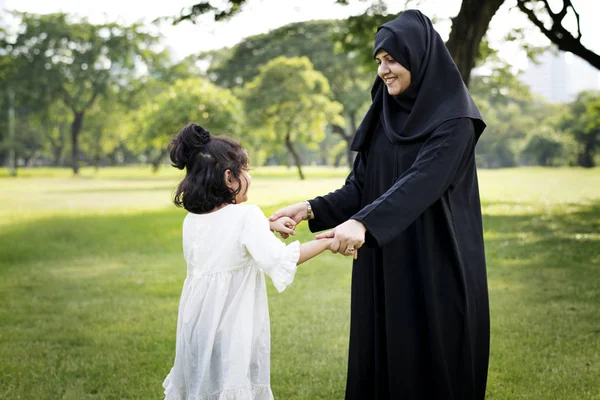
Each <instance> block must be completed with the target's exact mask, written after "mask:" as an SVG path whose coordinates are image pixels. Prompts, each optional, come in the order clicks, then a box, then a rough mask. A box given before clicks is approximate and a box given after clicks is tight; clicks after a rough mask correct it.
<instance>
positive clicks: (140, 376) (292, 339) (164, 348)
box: [0, 168, 600, 400]
mask: <svg viewBox="0 0 600 400" xmlns="http://www.w3.org/2000/svg"><path fill="white" fill-rule="evenodd" d="M19 172H20V178H18V179H13V178H8V177H7V176H6V170H0V302H1V304H2V307H0V399H11V400H12V399H27V400H29V399H52V400H54V399H74V400H84V399H161V398H162V387H161V383H162V380H163V378H164V376H165V375H166V374H167V372H168V371H169V368H170V367H171V365H172V362H173V356H174V345H175V322H176V319H177V306H178V301H179V295H180V290H181V285H182V283H183V279H184V277H185V265H184V263H183V257H182V254H181V231H180V228H181V222H182V218H183V217H184V212H182V211H181V210H178V209H175V207H173V206H172V205H171V204H170V198H169V196H170V194H171V191H172V190H173V188H174V187H175V185H176V183H177V178H178V177H179V176H180V173H179V172H178V171H175V170H174V169H173V168H165V169H163V170H161V171H160V172H159V173H158V174H156V175H152V174H151V173H150V172H149V170H148V169H147V168H110V169H104V170H100V171H99V172H97V173H96V172H95V171H94V170H92V169H84V170H83V171H82V176H81V177H79V178H73V177H72V176H71V173H70V172H69V171H67V170H56V169H41V170H21V171H19ZM306 173H307V175H308V177H309V179H308V180H307V181H305V182H300V181H298V180H297V178H296V171H295V169H290V170H288V169H286V168H259V169H257V170H254V171H252V175H253V176H254V178H255V179H254V183H253V187H252V189H251V193H250V200H251V202H252V203H255V204H259V205H260V206H262V207H263V210H264V211H265V213H267V214H268V213H270V212H271V211H273V210H275V209H276V208H277V207H278V206H279V205H283V204H286V203H289V202H292V201H297V200H301V199H304V198H308V197H312V196H315V195H318V194H322V193H326V192H327V191H329V190H332V189H335V188H336V187H338V186H339V185H340V184H341V183H342V182H343V177H344V176H345V173H346V172H345V170H343V169H339V170H334V169H321V168H307V170H306ZM480 181H481V194H482V201H483V212H484V227H485V238H486V252H487V260H488V276H489V286H490V302H491V318H492V319H491V322H492V349H491V360H490V371H489V376H490V378H489V381H488V398H489V399H510V400H512V399H535V400H537V399H543V400H546V399H557V400H568V399H573V400H579V399H600V311H599V310H600V277H599V272H598V271H599V269H600V169H594V170H581V169H541V168H527V169H512V170H495V171H487V170H483V171H480ZM310 237H311V235H310V233H309V232H307V230H306V227H305V226H304V225H303V227H302V229H301V230H300V232H299V238H300V239H301V240H307V239H309V238H310ZM350 272H351V264H350V260H349V259H346V258H342V257H340V256H335V255H332V254H325V255H323V256H321V257H320V258H317V259H315V260H312V261H310V262H308V263H306V264H305V265H303V266H302V267H301V268H300V270H299V272H298V274H297V276H296V280H295V282H294V284H293V285H292V286H291V287H289V288H288V289H287V290H286V291H285V292H284V293H282V294H277V293H276V291H275V290H274V289H273V287H272V286H270V287H269V295H270V296H269V301H270V309H271V324H272V386H273V391H274V394H275V397H276V398H277V399H282V400H293V399H298V400H299V399H306V400H317V399H323V400H335V399H343V394H344V387H345V370H346V352H347V343H348V328H349V323H348V322H349V321H348V317H349V286H350ZM365 400H368V399H365Z"/></svg>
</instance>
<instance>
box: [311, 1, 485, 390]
mask: <svg viewBox="0 0 600 400" xmlns="http://www.w3.org/2000/svg"><path fill="white" fill-rule="evenodd" d="M405 15H407V13H404V14H403V15H402V16H400V17H399V18H398V19H397V20H400V21H402V20H401V18H403V16H405ZM408 16H410V19H409V21H413V20H414V17H415V16H417V17H419V20H421V16H422V14H420V13H418V12H417V13H415V12H411V13H408ZM424 18H425V19H426V17H424ZM426 21H428V20H426ZM392 22H394V21H392ZM396 22H397V21H396ZM410 23H411V24H412V25H410V26H411V27H412V28H411V29H412V30H418V29H423V30H427V29H428V28H427V24H414V23H412V22H410ZM429 24H430V23H429ZM386 25H388V24H386ZM391 25H392V26H396V23H394V24H391ZM420 27H422V28H420ZM425 28H427V29H425ZM431 29H432V28H431ZM382 30H383V29H381V30H380V31H379V32H381V31H382ZM413 33H414V32H413ZM421 34H422V35H424V33H423V32H421ZM436 35H437V33H436ZM378 36H379V35H378ZM403 37H405V38H407V37H411V36H410V35H404V36H403ZM412 37H413V39H414V40H416V41H418V40H419V38H420V36H419V35H417V34H414V35H412ZM388 38H389V36H388ZM438 38H439V36H438ZM413 39H411V40H413ZM378 40H379V39H377V40H376V45H377V41H378ZM440 40H441V39H440ZM386 43H387V42H386V41H383V44H384V45H386V46H387V44H386ZM406 46H407V47H408V48H410V49H413V48H417V47H418V46H413V45H412V42H409V43H407V44H406ZM385 50H386V51H388V53H390V54H391V55H392V56H393V57H394V58H395V59H396V60H402V57H399V56H398V55H395V54H393V52H392V50H390V49H388V48H385ZM396 50H397V49H396ZM394 51H395V50H394ZM427 51H428V52H431V51H430V50H427ZM414 54H416V53H414V52H406V53H405V55H404V59H405V62H407V61H406V60H408V63H410V65H411V68H412V62H413V59H414V57H415V56H414ZM434 59H435V57H434ZM429 60H430V61H429V62H428V63H429V64H427V63H426V65H425V66H426V67H427V68H431V65H430V63H431V60H432V58H431V57H430V58H429ZM445 65H446V67H447V68H449V69H452V68H454V69H455V68H456V66H455V65H454V64H453V63H452V61H451V59H450V61H449V62H448V63H446V64H445ZM421 68H424V66H423V65H421ZM436 69H439V68H438V67H436ZM419 71H420V69H419ZM441 72H443V71H441ZM441 72H440V73H441ZM411 73H413V72H412V70H411ZM415 75H416V76H418V73H413V76H415ZM448 76H453V75H452V74H446V75H444V74H441V75H440V77H442V78H443V77H448ZM455 78H456V76H455ZM457 79H461V78H460V75H458V77H457ZM417 82H418V80H417ZM460 82H461V83H462V80H460ZM418 83H419V85H416V86H415V88H420V90H421V91H417V92H416V93H414V92H413V93H412V94H411V93H408V94H407V95H406V96H404V97H403V96H397V97H398V98H393V97H391V96H389V94H388V93H387V89H386V88H385V87H383V88H381V86H380V87H379V88H378V87H377V86H378V83H377V82H376V84H375V86H374V90H373V92H372V94H373V95H374V100H373V106H372V107H371V109H370V110H369V113H367V116H366V117H365V120H364V121H363V124H362V125H361V128H360V129H359V132H357V135H359V133H360V134H361V135H362V137H359V139H357V140H355V142H354V145H355V148H356V149H357V150H359V153H358V155H357V158H356V160H355V163H354V167H353V170H352V173H351V174H350V175H349V177H348V179H347V180H346V183H345V185H344V186H343V187H342V188H340V189H339V190H337V191H335V192H332V193H330V194H328V195H326V196H320V197H317V198H315V199H313V200H311V201H310V202H311V205H312V208H313V210H314V214H315V219H313V220H311V221H310V223H309V227H310V229H311V231H313V232H315V231H320V230H325V229H330V228H333V227H335V226H337V225H339V224H341V223H343V222H345V221H347V220H348V219H355V220H358V221H361V222H362V223H363V224H364V225H365V227H366V229H367V234H366V242H365V246H363V247H362V248H361V249H360V250H359V252H358V259H357V260H355V261H354V264H353V272H352V302H351V324H350V346H349V359H348V377H347V388H346V399H347V400H388V399H389V400H391V399H394V400H396V399H408V400H412V399H415V400H416V399H427V400H428V399H440V400H441V399H444V400H454V399H456V400H481V399H484V398H485V387H486V381H487V368H488V357H489V306H488V292H487V277H486V267H485V256H484V243H483V233H482V232H483V228H482V221H481V206H480V202H479V189H478V183H477V171H476V167H475V155H474V151H475V144H476V142H477V139H478V138H479V135H480V134H481V131H482V130H483V128H484V126H485V125H484V123H483V121H482V120H481V117H480V116H479V113H478V112H477V109H476V108H475V106H474V104H472V101H471V100H470V96H469V94H468V92H467V91H466V89H465V88H464V85H463V86H462V89H460V90H462V92H461V93H462V94H460V96H458V97H457V96H456V93H454V92H452V91H451V92H450V93H446V92H444V93H445V94H444V95H445V96H446V101H444V99H440V100H439V101H437V100H436V101H435V102H434V103H432V104H434V105H435V107H433V108H431V109H427V107H426V106H421V105H420V104H419V101H420V99H421V98H422V97H421V94H422V91H423V90H426V89H425V88H426V87H428V88H429V87H436V86H437V85H438V83H439V84H440V85H441V86H444V87H447V88H451V87H454V88H455V89H453V90H454V91H456V90H459V89H457V88H461V87H460V86H458V85H454V86H453V85H451V84H446V83H440V82H438V80H437V78H436V76H429V75H427V74H425V75H424V78H423V79H421V81H420V82H418ZM411 87H412V85H411ZM379 89H381V90H382V91H380V90H379ZM409 90H410V89H409ZM378 93H379V94H378ZM377 96H380V97H381V98H379V97H377ZM386 96H387V98H388V100H391V102H388V103H385V102H384V101H383V100H384V99H385V98H386ZM440 96H442V94H440ZM464 96H467V97H468V100H470V101H467V102H465V103H464V104H466V105H468V107H466V108H461V107H462V106H460V104H458V106H457V104H454V102H456V101H457V98H461V97H464ZM378 99H379V100H378ZM432 101H433V100H432ZM403 102H404V103H403ZM385 104H388V105H389V104H396V105H398V106H399V107H398V108H397V109H395V111H394V109H390V110H389V111H390V112H395V113H396V114H397V115H396V114H394V115H392V118H387V117H385V115H384V114H385V113H384V110H383V108H384V106H385ZM469 104H470V105H469ZM471 105H472V107H471ZM400 106H401V107H400ZM465 110H466V111H465ZM467 111H468V112H467ZM416 112H419V113H424V114H425V116H428V118H429V119H427V118H424V117H423V116H421V115H416V114H415V113H416ZM440 113H441V114H440ZM437 114H439V115H437ZM440 115H441V116H440ZM397 116H398V118H397V119H394V118H395V117H397ZM429 120H430V121H435V122H432V123H429V122H427V121H429ZM412 121H415V122H412ZM419 121H425V122H424V123H421V122H419ZM403 123H404V124H403ZM389 127H391V128H393V131H392V132H390V129H389Z"/></svg>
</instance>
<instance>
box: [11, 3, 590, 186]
mask: <svg viewBox="0 0 600 400" xmlns="http://www.w3.org/2000/svg"><path fill="white" fill-rule="evenodd" d="M332 1H333V0H332ZM338 2H341V3H344V1H338ZM229 3H230V4H229V6H228V7H227V8H226V9H222V10H221V9H214V8H212V9H211V8H210V7H208V8H207V7H206V6H203V5H202V4H204V3H199V4H197V5H196V6H193V7H191V8H190V10H191V11H190V10H188V11H189V12H188V13H187V14H186V13H183V14H182V15H179V16H178V19H179V20H188V19H194V18H196V17H197V16H199V15H201V14H202V13H205V12H212V13H213V14H214V15H215V18H216V19H224V18H227V17H229V16H231V15H233V14H234V13H235V12H239V11H241V10H243V7H242V6H243V3H244V1H242V0H236V1H230V2H229ZM479 3H485V4H486V5H485V7H483V6H481V5H480V4H479ZM502 3H503V1H501V0H496V1H492V2H473V1H468V0H464V1H463V3H462V8H461V10H460V12H459V14H458V15H457V17H456V18H454V19H453V25H452V31H451V33H450V39H449V41H448V43H447V45H448V47H449V49H450V51H451V53H452V54H453V56H454V57H455V60H456V61H457V65H458V66H459V68H460V69H461V73H462V74H463V77H464V79H465V81H466V82H467V83H468V84H469V88H470V90H471V92H472V94H473V96H474V97H475V99H476V102H477V104H478V106H479V107H480V109H481V111H482V113H483V115H484V118H485V119H486V122H487V124H488V128H487V130H486V132H485V134H484V135H482V137H481V139H480V142H479V144H478V147H477V161H478V164H479V166H480V167H484V168H501V167H515V166H527V165H542V166H559V165H578V166H582V167H593V166H595V165H596V164H597V163H598V162H599V160H598V157H599V156H600V153H599V152H598V147H599V146H600V136H599V131H600V94H599V93H598V92H593V91H591V92H582V93H580V94H579V95H578V96H577V97H576V98H575V99H574V100H573V101H572V102H570V103H566V104H561V103H558V104H556V103H550V102H548V101H546V100H544V99H543V98H541V97H539V96H536V95H534V94H532V92H531V91H530V89H529V87H528V86H526V85H524V84H523V83H521V81H520V80H519V77H518V75H517V74H516V73H515V72H514V69H513V68H511V66H510V65H508V64H507V63H506V62H503V61H502V60H500V59H499V58H498V56H497V54H496V52H495V51H494V50H493V49H491V48H490V47H489V46H488V43H487V39H486V31H487V26H488V24H489V20H490V19H491V18H492V16H493V15H494V13H495V10H497V7H499V6H500V5H501V4H502ZM518 3H519V4H518V7H519V8H520V9H522V11H523V12H524V13H525V14H527V16H528V18H529V19H530V20H531V21H532V22H533V24H534V25H535V26H538V25H537V23H536V21H535V19H536V18H537V19H539V18H542V14H543V13H546V14H547V15H549V16H550V21H551V24H549V25H548V24H546V25H544V27H543V29H545V31H544V30H543V29H542V28H541V27H540V28H539V29H540V30H542V31H543V32H544V34H546V35H550V36H552V35H554V36H553V37H554V39H552V38H551V39H552V41H553V42H554V43H555V44H556V45H557V46H559V47H561V46H562V47H561V48H566V47H565V46H567V47H568V46H571V47H570V48H569V49H570V50H571V51H573V52H574V54H575V55H577V56H580V57H582V58H584V59H585V60H587V61H588V62H590V64H591V65H596V64H595V62H596V61H595V60H596V58H595V57H597V55H595V53H592V52H590V51H589V50H588V49H585V47H582V45H581V43H580V40H579V39H580V36H579V37H578V35H577V33H575V34H572V33H569V32H568V31H566V30H564V28H561V27H562V25H561V24H562V18H564V15H562V14H561V13H562V12H564V13H566V11H565V10H567V11H568V10H570V9H571V8H572V6H571V5H570V3H569V2H564V3H563V8H562V10H563V11H561V10H558V12H556V13H553V12H552V10H550V9H549V8H548V7H547V4H546V2H543V1H537V0H530V1H519V2H518ZM527 10H529V11H527ZM465 15H467V16H468V18H467V20H469V21H478V22H477V23H478V24H479V25H477V26H478V33H477V34H476V35H475V36H473V37H467V36H460V35H458V34H457V32H461V29H463V28H464V24H465V22H464V21H463V19H464V18H463V17H464V16H465ZM14 17H15V18H17V19H18V21H19V27H18V30H16V31H15V32H7V31H6V30H2V29H0V165H7V166H13V167H15V166H17V165H18V166H21V167H24V166H36V165H48V166H69V167H71V168H72V169H73V172H74V173H75V174H77V172H78V170H79V167H80V165H89V166H94V167H96V168H100V167H103V166H109V165H122V164H140V163H147V164H149V165H151V166H152V168H153V169H155V170H156V169H157V168H159V167H160V165H161V164H163V163H167V159H166V146H167V144H168V141H169V138H170V136H171V135H173V134H175V133H176V132H177V130H178V129H180V128H181V127H182V126H183V125H185V124H186V123H188V122H190V121H195V122H197V123H200V124H202V125H204V126H205V127H206V128H207V129H209V130H210V131H211V132H213V133H214V134H227V135H229V136H232V137H234V138H236V139H238V140H240V141H241V142H242V143H243V144H244V145H245V146H246V147H247V148H248V150H249V152H250V153H251V158H252V163H253V164H254V165H264V164H284V165H292V164H293V165H295V166H296V167H297V169H298V173H299V176H300V177H302V176H303V174H302V165H306V164H327V165H335V166H339V165H343V164H346V165H348V166H350V165H351V164H352V162H353V157H354V156H353V154H352V152H351V151H350V148H349V146H350V143H351V140H352V137H353V134H354V132H355V131H356V128H357V126H358V124H359V123H360V121H361V119H362V116H363V115H364V112H365V111H366V109H367V107H368V105H369V102H370V94H369V89H370V87H371V85H372V82H373V79H374V77H375V73H376V67H375V64H374V62H373V60H372V59H371V52H370V50H369V49H370V48H371V46H372V39H373V34H374V32H375V29H376V27H377V26H378V25H380V24H381V23H383V22H385V21H386V20H389V19H391V18H393V16H392V15H388V14H386V9H385V7H384V6H382V5H381V3H380V2H377V1H373V5H372V7H371V8H370V9H369V11H368V12H367V13H365V14H364V15H359V16H355V17H350V18H348V19H344V20H329V21H307V22H298V23H292V24H289V25H286V26H283V27H280V28H278V29H275V30H272V31H270V32H267V33H264V34H261V35H256V36H252V37H248V38H246V39H244V40H242V41H241V42H240V43H238V44H236V45H235V46H233V47H232V48H227V49H217V50H212V51H209V52H204V53H200V54H195V55H192V56H189V57H187V58H185V59H183V60H180V61H178V62H174V61H172V57H171V55H170V54H169V52H168V51H167V50H165V49H164V46H161V38H160V37H159V36H157V35H156V34H152V33H149V31H148V30H147V29H146V27H145V26H143V25H141V24H133V25H122V24H118V23H114V22H111V23H103V24H94V23H91V22H89V21H88V20H86V19H85V18H76V17H73V16H71V15H67V14H48V15H36V14H31V13H14ZM486 21H487V22H486ZM561 29H563V30H561ZM553 32H554V33H553ZM556 32H562V36H563V39H564V37H565V36H567V34H568V35H571V36H570V37H567V39H568V40H567V41H565V40H563V39H561V38H558V36H557V35H556ZM457 35H458V36H457ZM559 36H560V35H559ZM507 40H513V41H516V42H521V41H522V42H523V47H525V48H526V50H527V51H528V53H529V54H530V55H531V56H532V57H533V56H535V55H536V54H539V53H540V52H541V51H543V50H545V49H544V48H536V47H532V46H529V45H528V44H527V43H526V42H525V41H523V32H510V33H509V35H508V36H507ZM13 155H14V156H13Z"/></svg>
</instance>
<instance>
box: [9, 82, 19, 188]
mask: <svg viewBox="0 0 600 400" xmlns="http://www.w3.org/2000/svg"><path fill="white" fill-rule="evenodd" d="M8 138H9V144H10V148H9V150H8V174H9V175H10V176H17V152H16V150H15V145H16V139H15V94H14V92H13V91H12V90H10V89H9V90H8Z"/></svg>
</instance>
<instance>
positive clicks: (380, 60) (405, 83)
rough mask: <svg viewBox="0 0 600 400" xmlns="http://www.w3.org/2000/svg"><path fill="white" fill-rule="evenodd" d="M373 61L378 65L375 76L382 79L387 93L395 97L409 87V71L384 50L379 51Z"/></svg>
mask: <svg viewBox="0 0 600 400" xmlns="http://www.w3.org/2000/svg"><path fill="white" fill-rule="evenodd" d="M375 61H377V64H379V68H378V69H377V75H379V76H380V77H381V79H383V82H384V83H385V85H386V86H387V89H388V93H389V94H390V95H392V96H397V95H399V94H400V93H402V92H404V91H405V90H406V89H407V88H408V87H409V86H410V71H409V70H407V69H406V68H404V67H403V66H402V64H400V63H399V62H398V61H396V60H394V58H393V57H392V56H391V55H390V54H388V53H387V51H385V50H379V51H378V52H377V54H376V55H375Z"/></svg>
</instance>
